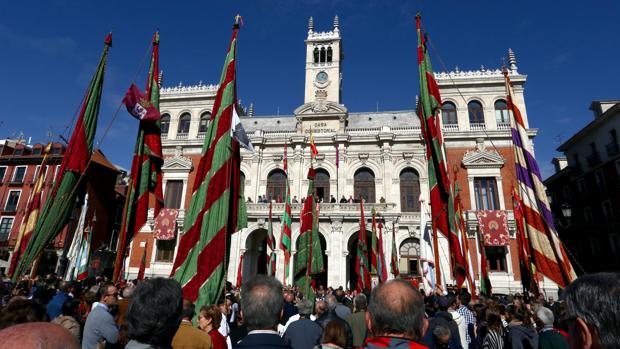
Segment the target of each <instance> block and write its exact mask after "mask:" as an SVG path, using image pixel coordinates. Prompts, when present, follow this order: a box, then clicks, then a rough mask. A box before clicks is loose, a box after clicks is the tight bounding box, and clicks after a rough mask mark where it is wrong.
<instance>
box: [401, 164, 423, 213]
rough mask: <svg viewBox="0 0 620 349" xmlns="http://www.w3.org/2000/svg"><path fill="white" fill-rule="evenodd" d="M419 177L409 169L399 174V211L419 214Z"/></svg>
mask: <svg viewBox="0 0 620 349" xmlns="http://www.w3.org/2000/svg"><path fill="white" fill-rule="evenodd" d="M419 200H420V177H419V176H418V173H417V172H416V171H415V170H414V169H411V168H406V169H404V170H403V171H402V172H401V173H400V210H401V211H402V212H420V201H419Z"/></svg>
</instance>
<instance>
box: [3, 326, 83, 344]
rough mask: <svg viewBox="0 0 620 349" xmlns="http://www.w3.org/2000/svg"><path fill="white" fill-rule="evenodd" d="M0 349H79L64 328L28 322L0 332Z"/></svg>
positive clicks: (75, 341) (73, 338)
mask: <svg viewBox="0 0 620 349" xmlns="http://www.w3.org/2000/svg"><path fill="white" fill-rule="evenodd" d="M0 338H2V341H1V342H0V349H8V348H22V349H79V348H80V345H79V343H78V342H77V340H76V338H75V337H74V336H73V335H72V334H71V332H69V331H67V330H66V329H65V328H64V327H62V326H59V325H56V324H52V323H49V322H29V323H25V324H19V325H15V326H11V327H7V328H5V329H4V330H2V331H0Z"/></svg>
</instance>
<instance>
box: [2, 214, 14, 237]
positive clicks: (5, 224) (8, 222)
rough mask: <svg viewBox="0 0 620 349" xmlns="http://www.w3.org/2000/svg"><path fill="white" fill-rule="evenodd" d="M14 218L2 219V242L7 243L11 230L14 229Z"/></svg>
mask: <svg viewBox="0 0 620 349" xmlns="http://www.w3.org/2000/svg"><path fill="white" fill-rule="evenodd" d="M13 220H14V218H13V217H2V219H0V241H7V240H8V239H9V234H10V233H11V228H12V227H13Z"/></svg>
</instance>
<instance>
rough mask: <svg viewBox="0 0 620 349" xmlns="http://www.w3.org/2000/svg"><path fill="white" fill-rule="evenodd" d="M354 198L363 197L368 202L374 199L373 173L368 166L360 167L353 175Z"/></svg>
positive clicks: (372, 201)
mask: <svg viewBox="0 0 620 349" xmlns="http://www.w3.org/2000/svg"><path fill="white" fill-rule="evenodd" d="M353 194H354V195H355V199H361V198H363V199H364V200H366V202H368V203H374V202H376V201H375V174H374V173H373V172H372V171H371V170H370V169H368V168H360V169H359V170H357V171H356V172H355V175H354V177H353Z"/></svg>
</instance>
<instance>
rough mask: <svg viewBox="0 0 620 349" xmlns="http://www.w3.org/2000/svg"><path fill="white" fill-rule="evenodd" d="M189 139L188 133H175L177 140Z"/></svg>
mask: <svg viewBox="0 0 620 349" xmlns="http://www.w3.org/2000/svg"><path fill="white" fill-rule="evenodd" d="M188 137H189V133H177V139H187V138H188Z"/></svg>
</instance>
